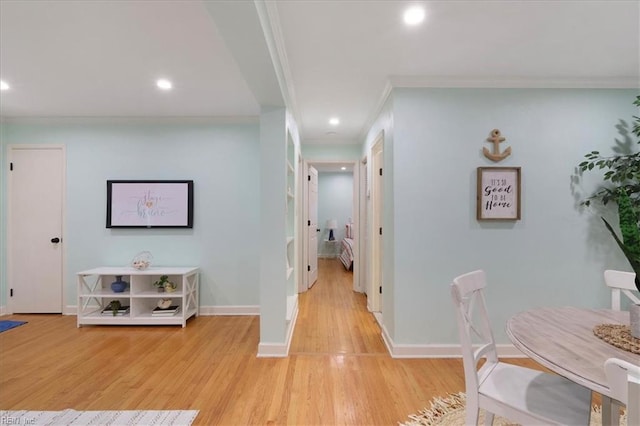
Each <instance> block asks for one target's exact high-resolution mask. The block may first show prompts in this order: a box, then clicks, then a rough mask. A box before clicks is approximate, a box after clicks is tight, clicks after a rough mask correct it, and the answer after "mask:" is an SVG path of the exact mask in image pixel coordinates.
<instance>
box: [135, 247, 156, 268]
mask: <svg viewBox="0 0 640 426" xmlns="http://www.w3.org/2000/svg"><path fill="white" fill-rule="evenodd" d="M152 260H153V256H152V255H151V252H148V251H141V252H140V253H138V254H136V255H135V257H134V258H133V260H132V261H131V266H133V267H134V268H135V269H137V270H138V271H144V270H145V269H147V268H148V267H149V266H151V261H152Z"/></svg>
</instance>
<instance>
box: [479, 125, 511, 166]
mask: <svg viewBox="0 0 640 426" xmlns="http://www.w3.org/2000/svg"><path fill="white" fill-rule="evenodd" d="M504 141H505V138H504V137H502V134H500V130H498V129H493V130H492V131H491V137H489V138H487V142H491V143H493V152H490V151H489V150H488V149H487V147H484V148H482V152H483V153H484V156H485V157H487V158H488V159H489V160H491V161H495V162H498V161H502V160H504V159H505V158H507V157H508V156H509V155H511V147H510V146H509V147H507V148H506V149H505V150H504V151H502V152H500V143H501V142H504Z"/></svg>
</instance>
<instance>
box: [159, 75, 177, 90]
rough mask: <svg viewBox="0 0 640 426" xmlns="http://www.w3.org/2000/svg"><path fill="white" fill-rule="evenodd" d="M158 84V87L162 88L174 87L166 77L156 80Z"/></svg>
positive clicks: (169, 88)
mask: <svg viewBox="0 0 640 426" xmlns="http://www.w3.org/2000/svg"><path fill="white" fill-rule="evenodd" d="M156 86H158V88H160V89H162V90H171V88H172V87H173V84H172V83H171V82H170V81H169V80H167V79H166V78H161V79H159V80H157V81H156Z"/></svg>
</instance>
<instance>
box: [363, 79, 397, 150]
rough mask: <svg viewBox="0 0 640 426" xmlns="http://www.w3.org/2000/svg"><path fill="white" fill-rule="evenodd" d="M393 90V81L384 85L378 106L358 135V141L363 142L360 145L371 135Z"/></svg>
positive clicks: (388, 80) (388, 81)
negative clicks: (370, 131) (371, 130)
mask: <svg viewBox="0 0 640 426" xmlns="http://www.w3.org/2000/svg"><path fill="white" fill-rule="evenodd" d="M392 90H393V85H392V84H391V80H390V79H387V81H386V82H385V85H384V89H382V93H380V96H379V97H378V101H377V102H376V104H375V105H376V106H375V108H374V109H373V111H372V113H371V114H370V115H369V118H368V119H367V121H365V123H364V126H362V129H360V133H358V139H359V140H360V141H361V142H360V143H364V142H365V141H366V139H367V135H368V134H369V130H370V129H371V128H372V127H373V123H375V121H376V120H377V119H378V116H379V115H380V113H381V112H382V109H383V108H384V104H385V103H386V102H387V99H388V98H389V96H391V91H392Z"/></svg>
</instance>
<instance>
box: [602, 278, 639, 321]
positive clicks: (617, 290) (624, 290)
mask: <svg viewBox="0 0 640 426" xmlns="http://www.w3.org/2000/svg"><path fill="white" fill-rule="evenodd" d="M635 279H636V274H634V273H633V272H624V271H616V270H613V269H607V270H606V271H604V282H605V284H606V285H607V287H609V288H611V309H613V310H616V311H619V310H620V309H621V299H622V297H621V295H622V294H624V295H625V296H626V297H628V298H629V300H631V302H632V303H636V304H640V298H638V297H637V296H636V295H635V294H633V292H634V291H635V292H637V289H636V283H635Z"/></svg>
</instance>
